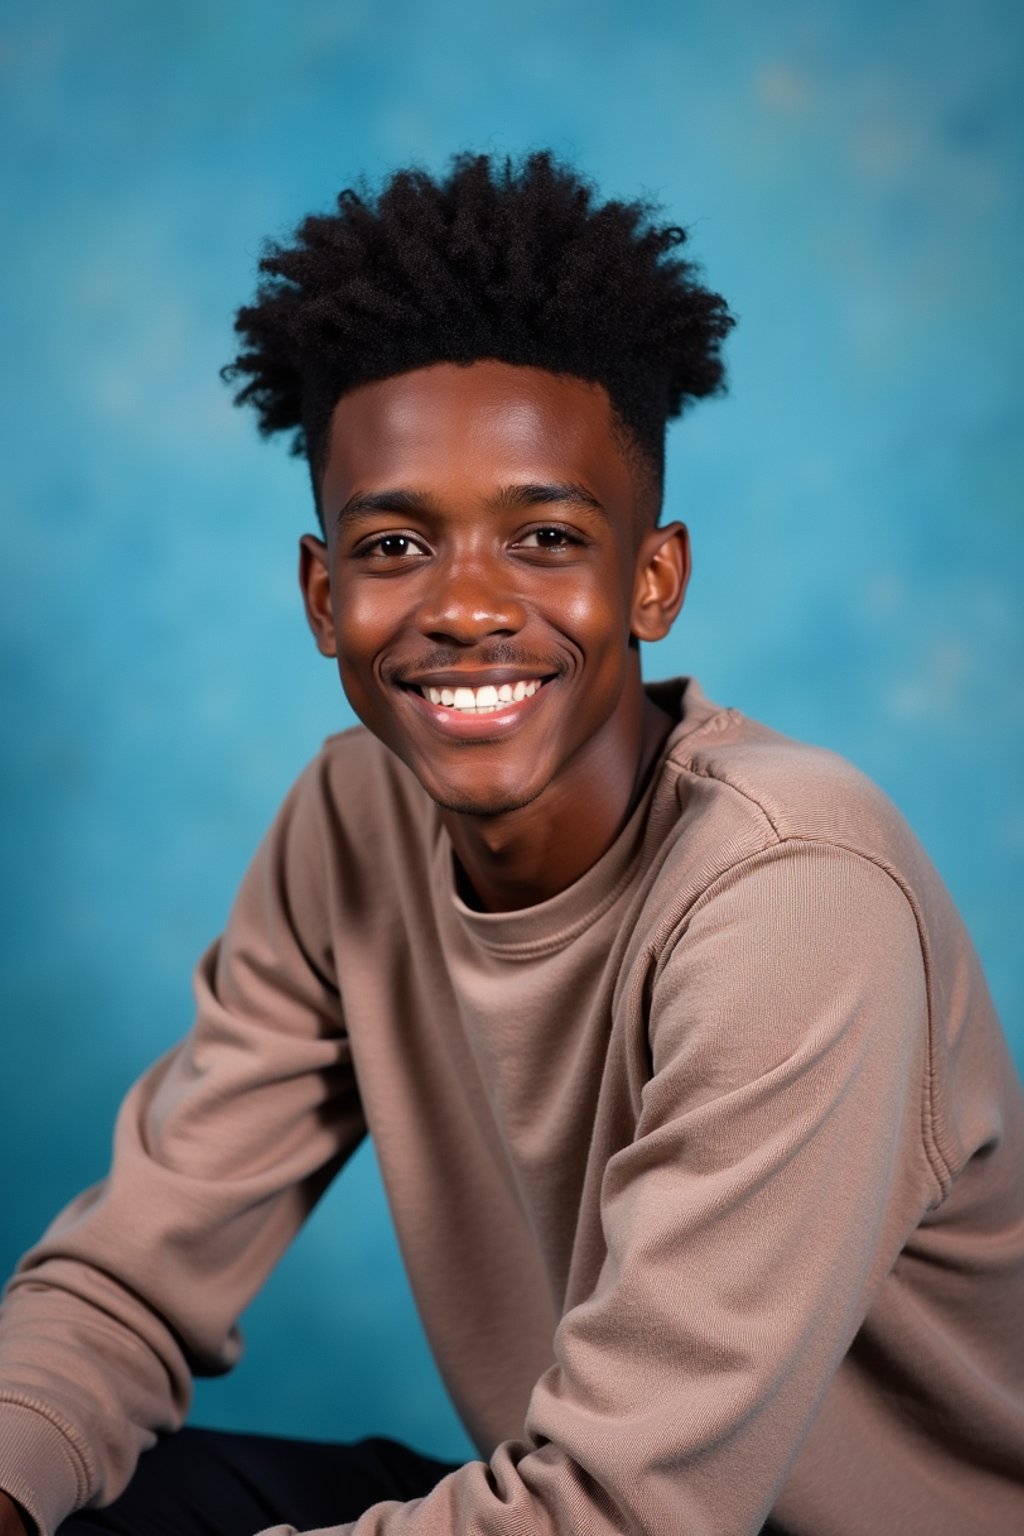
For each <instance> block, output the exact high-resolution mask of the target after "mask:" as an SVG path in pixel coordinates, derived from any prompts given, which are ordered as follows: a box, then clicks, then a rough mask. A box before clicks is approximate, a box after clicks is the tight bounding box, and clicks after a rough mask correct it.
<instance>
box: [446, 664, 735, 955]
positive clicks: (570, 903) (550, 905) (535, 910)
mask: <svg viewBox="0 0 1024 1536" xmlns="http://www.w3.org/2000/svg"><path fill="white" fill-rule="evenodd" d="M644 691H645V693H646V694H647V695H648V697H649V698H650V699H651V700H652V701H653V702H654V703H655V704H657V705H658V707H659V708H660V709H663V710H664V711H665V713H666V714H667V715H669V716H671V718H672V719H674V720H676V721H677V722H678V724H677V725H676V726H675V727H674V728H673V730H672V731H671V732H670V734H669V736H668V737H667V738H666V741H665V744H664V746H663V747H662V749H661V752H660V754H659V756H658V758H657V759H656V760H655V763H654V766H653V768H652V770H651V773H650V775H649V778H648V782H647V786H646V788H645V790H644V792H643V795H642V796H641V798H640V800H639V801H638V803H637V805H636V807H635V809H634V810H633V812H632V814H631V816H630V818H629V820H628V821H627V822H626V824H625V826H624V827H623V828H622V831H621V832H620V833H619V835H618V837H616V839H615V841H614V842H613V843H612V845H611V847H610V848H608V849H607V851H606V852H605V853H604V854H602V856H601V858H599V859H598V861H597V863H596V864H592V865H591V867H590V868H589V869H588V870H587V871H586V872H585V873H584V874H582V875H581V876H580V878H579V879H578V880H575V881H574V882H573V884H572V885H570V886H567V887H566V889H565V890H564V891H559V893H558V895H557V896H552V897H550V898H549V899H548V900H547V901H540V902H537V903H536V904H535V905H533V906H530V907H520V908H517V909H516V910H514V911H511V912H478V911H476V910H475V909H474V908H472V907H469V906H467V905H466V903H465V902H464V901H463V900H462V898H461V897H460V896H459V894H458V890H457V888H456V882H455V868H454V858H455V855H454V851H453V849H452V844H451V839H450V837H449V835H448V832H447V830H446V829H445V827H444V825H443V823H442V822H441V821H440V818H438V837H437V844H436V848H435V859H434V881H435V890H436V892H437V895H438V898H439V899H440V901H442V902H443V903H444V904H445V905H447V906H449V907H450V908H451V909H452V910H453V912H454V914H455V916H456V918H457V920H458V922H459V924H460V926H461V927H462V928H463V929H464V930H465V932H466V933H467V935H469V936H470V937H471V938H472V939H473V940H474V941H475V942H476V943H477V944H479V945H480V946H482V947H483V948H484V949H488V950H492V951H494V952H496V953H501V954H503V955H506V956H507V957H508V958H515V957H521V958H523V959H528V958H532V957H533V956H535V955H539V954H545V953H548V952H549V951H554V950H558V949H562V948H564V946H565V945H567V944H569V943H571V941H572V940H573V939H574V938H576V937H577V935H578V934H580V933H582V932H583V931H584V930H585V929H587V928H589V927H590V926H591V925H592V924H594V923H595V922H597V921H598V919H599V918H601V917H602V916H603V915H604V914H605V913H606V912H607V911H608V910H609V909H610V908H611V907H613V906H614V905H615V903H616V902H617V901H618V900H619V898H620V897H621V896H622V894H623V892H624V891H625V890H627V889H628V888H629V886H630V885H632V883H633V880H634V878H635V875H636V872H637V867H638V866H639V865H640V863H641V862H642V855H643V851H644V840H645V833H646V831H647V827H648V823H649V821H650V820H651V811H652V807H653V805H654V802H655V801H656V800H657V799H658V798H659V790H661V789H662V788H663V785H664V780H665V771H664V770H665V764H666V762H667V761H668V760H669V759H670V758H671V757H673V756H677V755H678V749H679V747H680V745H681V744H682V743H683V742H685V741H686V739H687V738H688V737H689V736H691V735H692V734H694V733H695V732H696V731H698V730H700V729H701V728H702V727H703V726H705V725H707V723H708V722H709V721H710V720H711V719H713V718H714V717H715V716H717V715H719V714H721V713H722V712H721V711H720V710H719V709H718V707H717V706H716V705H714V704H711V703H710V702H709V700H708V699H707V698H705V696H704V694H703V692H702V691H701V689H700V687H699V685H698V684H697V682H696V681H695V680H694V679H693V678H686V677H682V678H672V679H670V680H668V681H666V682H658V683H648V684H645V687H644Z"/></svg>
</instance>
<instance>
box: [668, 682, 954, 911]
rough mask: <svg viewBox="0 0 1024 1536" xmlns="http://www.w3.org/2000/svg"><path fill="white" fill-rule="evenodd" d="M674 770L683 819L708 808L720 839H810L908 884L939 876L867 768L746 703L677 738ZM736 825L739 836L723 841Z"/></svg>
mask: <svg viewBox="0 0 1024 1536" xmlns="http://www.w3.org/2000/svg"><path fill="white" fill-rule="evenodd" d="M665 768H666V774H667V778H668V781H669V784H670V785H671V787H672V791H673V793H674V798H675V802H676V807H677V809H678V813H679V817H680V822H681V823H682V824H685V823H686V822H687V821H688V820H690V821H694V820H696V819H697V818H695V817H694V815H693V813H694V812H695V811H699V810H704V811H705V812H706V816H707V819H709V820H710V821H711V822H712V823H713V824H714V828H715V834H714V835H715V840H716V841H717V842H719V843H722V842H723V840H724V844H725V846H726V847H729V846H731V845H732V843H733V842H735V846H736V851H737V853H738V854H739V856H740V857H743V856H745V855H747V854H753V853H759V852H763V851H765V850H767V849H768V848H770V847H773V846H777V845H779V844H783V843H792V842H810V843H817V844H827V845H831V846H833V847H835V848H836V849H844V850H847V851H849V852H850V853H852V854H857V855H860V856H861V857H862V858H864V859H867V860H869V861H871V862H873V863H876V864H878V865H880V866H881V867H882V868H883V869H886V870H888V871H889V872H890V873H891V874H893V875H895V876H897V878H898V879H899V880H900V883H903V880H904V879H905V880H907V881H908V882H909V883H911V884H915V883H917V882H918V881H919V880H920V879H921V878H922V877H924V878H931V877H932V875H933V872H932V871H931V869H930V866H929V865H928V864H927V859H926V857H925V855H924V853H923V850H922V849H921V847H920V844H919V843H918V842H917V839H916V838H915V837H914V834H913V833H912V831H911V830H910V828H909V826H908V825H907V823H906V821H905V820H904V818H903V816H902V815H901V814H900V812H899V811H898V810H897V808H896V807H895V805H894V804H893V803H892V801H891V800H890V799H889V797H888V796H887V795H886V794H885V793H884V791H883V790H882V789H880V788H879V786H878V785H877V784H875V783H874V782H873V781H872V780H871V779H870V778H868V776H867V775H866V774H865V773H863V772H861V770H860V769H859V768H856V767H855V766H854V765H853V763H851V762H849V761H847V759H846V758H843V757H841V756H839V754H838V753H835V752H831V751H828V750H827V749H825V748H823V747H816V746H811V745H808V744H807V743H805V742H801V741H796V740H794V739H792V738H791V737H788V736H784V735H782V734H781V733H780V732H778V731H775V730H772V729H771V728H769V727H768V726H766V725H762V724H760V723H759V722H757V721H755V720H751V719H749V718H748V717H747V716H745V715H743V714H741V713H740V712H739V711H738V710H734V709H727V710H719V711H717V712H715V713H713V714H711V715H710V716H709V717H708V718H707V719H706V720H705V721H704V722H703V723H702V724H701V725H700V726H699V727H698V728H697V729H696V730H694V731H693V732H691V733H690V734H686V733H682V734H680V735H679V736H678V737H677V738H674V739H673V742H672V743H671V744H670V750H669V752H668V754H667V756H666V760H665ZM727 826H728V827H729V828H730V829H731V833H732V836H731V838H730V837H725V838H724V839H723V833H724V830H725V828H726V827H727ZM708 830H709V831H710V828H708Z"/></svg>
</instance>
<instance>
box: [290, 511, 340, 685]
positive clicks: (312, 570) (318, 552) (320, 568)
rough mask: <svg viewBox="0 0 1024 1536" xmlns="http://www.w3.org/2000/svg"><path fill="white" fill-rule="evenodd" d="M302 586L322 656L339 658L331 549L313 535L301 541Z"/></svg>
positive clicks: (308, 534)
mask: <svg viewBox="0 0 1024 1536" xmlns="http://www.w3.org/2000/svg"><path fill="white" fill-rule="evenodd" d="M299 586H300V587H301V588H302V600H303V602H304V603H305V605H306V618H307V620H308V622H309V627H310V629H311V630H312V631H313V639H314V640H315V641H316V648H317V650H318V651H319V652H320V654H321V656H337V654H338V646H337V641H336V640H335V638H334V614H333V611H332V609H331V567H330V561H329V559H328V554H327V545H326V544H325V543H324V542H323V540H322V539H317V538H314V537H313V535H312V534H311V533H304V534H303V535H302V538H301V539H300V540H299Z"/></svg>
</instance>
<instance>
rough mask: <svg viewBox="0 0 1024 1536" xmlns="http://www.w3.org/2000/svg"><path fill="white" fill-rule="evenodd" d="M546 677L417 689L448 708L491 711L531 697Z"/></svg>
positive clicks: (471, 712) (470, 712)
mask: <svg viewBox="0 0 1024 1536" xmlns="http://www.w3.org/2000/svg"><path fill="white" fill-rule="evenodd" d="M543 681H544V680H543V678H540V677H533V678H530V679H529V681H525V682H524V681H522V680H521V681H519V682H517V683H501V684H500V685H499V686H498V687H495V686H494V684H493V683H485V684H484V686H483V687H482V688H430V687H423V688H419V689H417V690H416V691H417V692H418V693H420V694H421V695H422V696H423V697H424V698H425V699H427V700H428V702H429V703H431V704H440V705H441V706H442V707H443V708H445V709H457V710H458V711H459V713H460V714H467V715H490V714H493V713H494V712H495V710H499V709H501V708H502V706H503V705H506V704H519V703H521V702H522V700H523V699H530V698H532V697H533V695H534V694H535V693H536V692H537V690H538V689H539V688H540V687H542V685H543Z"/></svg>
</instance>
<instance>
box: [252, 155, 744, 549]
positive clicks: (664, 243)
mask: <svg viewBox="0 0 1024 1536" xmlns="http://www.w3.org/2000/svg"><path fill="white" fill-rule="evenodd" d="M654 211H655V210H654V208H653V207H652V205H651V204H650V203H648V202H644V201H634V202H620V201H608V202H603V203H602V202H599V201H598V199H597V197H596V194H595V189H594V188H593V187H592V186H591V184H590V183H588V182H587V181H586V180H584V179H583V178H582V177H581V176H580V175H579V174H578V173H577V172H576V171H574V170H573V169H572V168H571V167H569V166H566V165H564V164H561V163H560V162H559V161H557V160H556V159H555V157H554V156H553V155H552V154H551V153H550V152H548V151H540V152H536V153H533V154H530V155H528V156H527V157H526V158H525V159H524V160H522V161H521V162H520V163H518V164H517V163H515V162H514V161H512V160H510V159H504V160H501V161H498V162H495V161H494V160H492V159H491V158H490V157H489V156H487V155H476V154H464V155H458V156H456V157H455V158H454V160H453V161H452V163H451V166H450V169H449V170H448V172H447V174H446V175H444V176H443V177H439V178H437V179H434V178H432V177H431V176H429V175H428V174H427V173H426V172H424V171H421V170H415V169H407V170H399V171H396V172H395V173H394V174H392V175H391V176H390V177H389V178H388V180H387V181H386V182H385V183H384V185H383V186H382V187H381V189H380V190H379V192H377V193H376V194H374V193H372V192H369V191H368V190H367V189H366V188H363V189H361V190H360V191H358V192H357V191H355V190H352V189H348V190H346V191H344V192H342V193H341V194H340V196H339V197H338V200H337V212H335V213H332V214H314V215H311V216H310V217H309V218H307V219H305V220H304V221H303V222H302V223H301V224H300V225H299V228H298V230H297V231H296V235H295V238H294V241H293V242H292V243H290V244H277V243H273V244H270V245H268V247H267V248H266V250H265V252H264V255H263V258H262V260H261V261H260V264H259V269H260V272H261V274H262V276H261V279H260V283H259V287H258V289H257V293H256V298H255V302H254V303H253V304H251V305H246V306H244V307H243V308H242V309H240V310H239V311H238V315H237V317H236V320H235V329H236V331H237V333H238V335H239V336H240V337H241V339H242V350H241V351H240V352H239V354H238V356H237V357H236V359H235V360H234V362H233V363H230V364H229V365H228V366H227V367H226V368H224V369H223V376H224V378H225V379H226V380H227V381H229V382H231V383H238V382H240V381H241V383H242V387H241V388H240V389H238V391H237V393H236V394H235V401H236V403H238V404H243V403H248V404H251V405H253V406H254V407H255V408H256V411H257V413H258V417H259V427H260V431H261V432H262V433H263V434H264V435H265V436H269V435H270V434H272V433H275V432H286V431H291V432H292V434H293V437H292V449H293V452H295V453H298V454H305V455H306V457H307V458H308V460H309V464H310V471H311V474H312V476H313V483H314V490H315V489H316V484H317V481H318V478H319V471H320V469H321V468H322V459H323V454H324V451H325V444H326V438H327V432H328V428H329V425H330V418H331V414H332V412H333V410H334V407H335V405H336V404H337V402H338V400H339V399H340V398H341V397H342V396H343V395H344V394H346V393H347V392H348V391H349V390H351V389H354V388H356V387H357V386H358V385H360V384H367V383H370V382H372V381H374V380H379V379H385V378H389V377H392V376H394V375H395V374H399V373H405V372H408V371H409V370H411V369H414V368H423V367H427V366H429V365H430V364H433V363H440V362H450V363H460V364H468V363H472V362H475V361H477V360H481V359H494V360H497V361H500V362H506V363H512V364H519V365H524V366H530V367H537V368H544V369H547V370H548V371H550V372H552V373H557V374H568V375H572V376H575V377H577V378H580V379H584V380H587V381H588V382H596V383H599V384H601V385H603V386H604V388H605V389H606V390H607V393H608V396H609V399H610V401H611V404H612V409H613V414H614V418H615V425H616V427H617V428H618V429H623V428H624V429H625V431H624V432H623V433H622V436H623V440H624V446H625V447H626V448H627V449H629V450H632V451H633V456H634V458H635V457H636V454H635V450H636V449H639V450H640V454H639V460H640V467H641V468H642V470H644V471H645V472H646V475H645V478H646V480H647V482H648V491H649V492H652V493H653V494H647V495H645V496H644V500H645V501H646V502H648V503H649V504H650V510H651V514H652V515H651V520H652V521H654V520H656V518H657V513H658V509H659V507H660V501H661V484H662V477H663V470H664V440H665V427H666V424H667V421H668V420H669V418H671V417H674V416H678V415H679V414H680V413H681V411H682V410H683V409H684V408H685V407H686V406H687V405H688V404H689V403H690V402H691V401H693V400H695V399H698V398H700V397H702V396H704V395H710V394H713V393H715V392H716V391H719V390H721V388H722V387H723V383H724V370H723V365H722V360H721V356H720V349H721V343H722V341H723V339H724V338H725V336H726V335H727V333H728V331H729V330H730V328H731V327H732V325H733V323H734V322H733V318H732V316H731V315H730V313H729V311H728V309H727V307H726V304H725V301H724V300H723V299H722V298H721V297H720V296H719V295H718V294H716V293H712V292H710V291H709V290H708V289H707V288H704V287H702V286H701V285H700V283H699V282H698V281H697V269H696V267H695V266H694V265H693V263H691V262H689V261H686V260H684V259H683V258H682V257H681V256H680V255H679V254H678V251H679V247H680V246H681V245H682V244H683V243H684V241H685V239H686V233H685V231H684V230H682V229H680V228H679V227H678V226H676V225H658V224H656V223H654V222H653V221H652V213H653V212H654Z"/></svg>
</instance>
